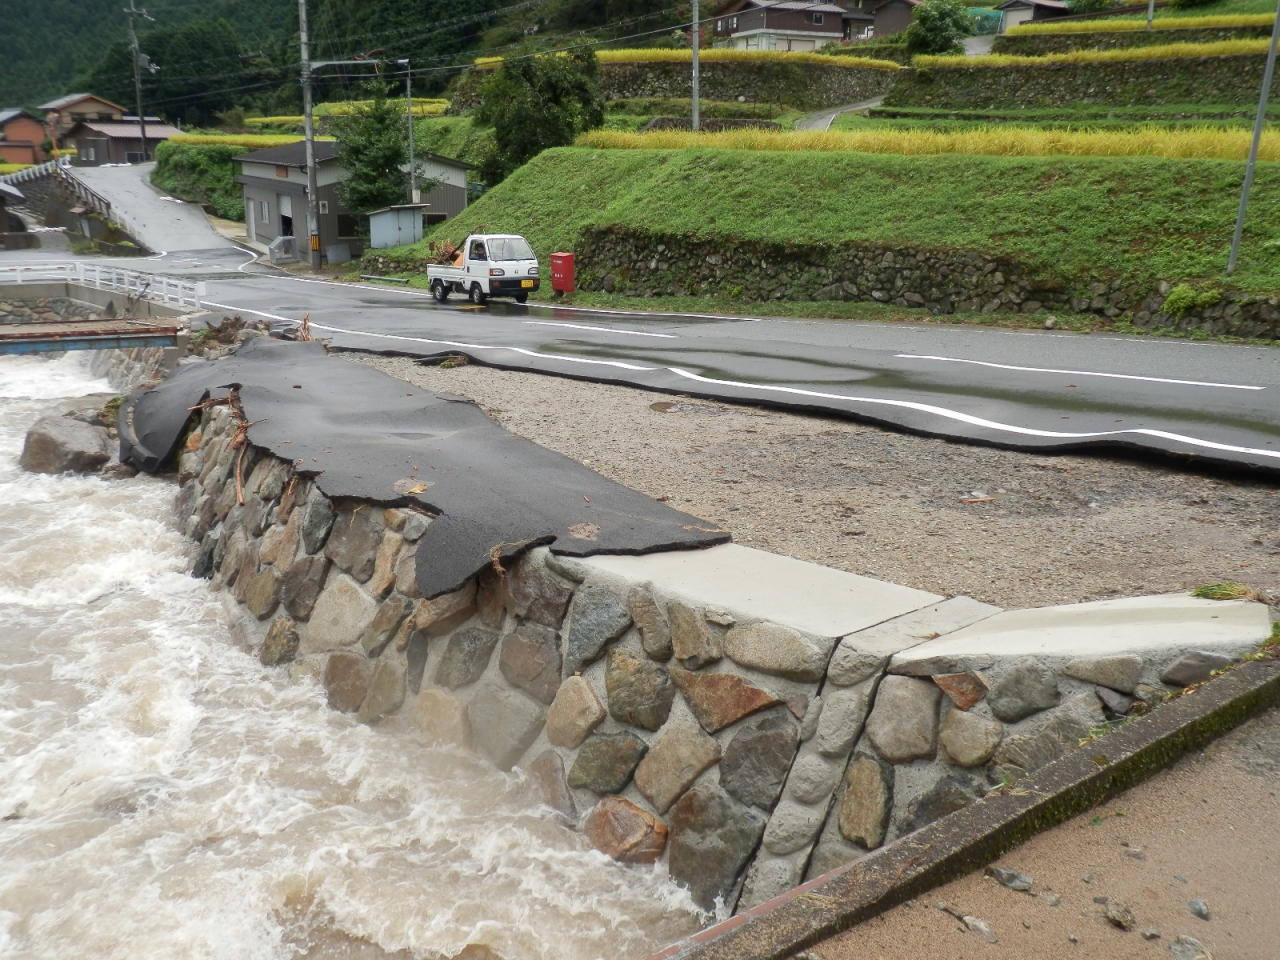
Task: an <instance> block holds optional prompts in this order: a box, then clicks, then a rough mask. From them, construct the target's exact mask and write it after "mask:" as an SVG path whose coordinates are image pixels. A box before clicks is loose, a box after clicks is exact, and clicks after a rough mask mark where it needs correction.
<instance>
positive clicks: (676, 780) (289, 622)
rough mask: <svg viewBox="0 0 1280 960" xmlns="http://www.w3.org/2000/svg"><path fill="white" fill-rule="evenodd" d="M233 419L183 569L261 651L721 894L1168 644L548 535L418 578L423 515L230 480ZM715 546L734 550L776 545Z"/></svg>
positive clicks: (290, 476)
mask: <svg viewBox="0 0 1280 960" xmlns="http://www.w3.org/2000/svg"><path fill="white" fill-rule="evenodd" d="M234 434H235V424H234V422H233V419H232V417H231V415H230V413H229V411H228V409H227V408H226V407H212V408H209V409H207V410H205V411H204V412H203V414H202V415H201V417H200V421H199V425H198V427H196V428H195V430H194V431H193V432H192V433H191V435H190V436H189V438H188V442H187V443H186V445H185V448H184V450H185V452H184V453H183V454H182V455H181V458H180V462H179V480H180V483H181V488H180V492H179V494H178V497H177V501H176V509H177V516H178V520H179V522H180V523H181V524H182V525H183V528H184V529H185V532H186V534H187V535H188V536H190V537H191V538H192V539H193V540H195V541H196V542H198V543H199V550H198V552H197V557H196V560H195V565H194V571H193V573H194V574H195V575H197V576H202V577H210V578H211V579H212V582H213V585H214V586H215V587H217V588H220V589H224V590H226V591H229V592H230V594H231V595H232V596H233V597H234V598H235V599H236V601H238V603H239V604H240V606H241V608H242V609H243V611H244V613H245V621H244V622H245V624H246V630H245V632H246V634H247V637H248V640H249V642H250V644H251V646H253V647H254V648H255V649H256V650H257V653H258V656H259V658H260V659H261V661H262V662H263V663H264V664H267V665H277V666H280V667H281V668H285V669H288V670H289V671H290V673H291V675H292V676H293V677H294V678H295V679H297V680H299V681H304V680H307V679H314V680H317V681H319V682H320V683H321V684H322V685H323V687H324V689H325V691H326V693H327V697H328V701H329V704H330V706H331V707H333V708H334V709H336V710H340V711H343V712H347V713H351V714H354V715H355V717H356V718H357V719H358V720H360V721H361V722H364V723H369V724H386V725H389V726H393V727H396V728H398V729H404V730H416V732H417V735H418V736H419V737H421V738H422V740H423V741H425V742H427V743H435V744H451V745H458V746H463V747H469V748H472V749H475V750H477V751H479V752H480V753H482V754H484V755H485V756H487V757H488V758H489V759H490V760H491V761H492V762H493V763H494V764H495V765H496V766H498V767H499V768H501V769H503V770H511V769H513V768H519V769H520V770H522V771H523V774H524V775H525V776H527V777H528V778H529V782H530V787H531V790H530V798H531V804H536V803H539V802H540V803H543V804H545V805H546V806H547V807H550V808H551V809H552V810H554V811H556V813H557V814H558V815H559V816H562V817H564V818H566V820H567V821H568V822H571V823H573V824H575V825H578V826H579V827H580V829H581V830H582V831H583V832H584V834H585V835H586V837H587V839H588V840H589V841H590V842H591V843H592V844H594V845H595V846H596V847H597V848H599V849H600V850H602V851H604V852H605V853H607V854H609V855H611V856H613V857H615V858H617V859H619V860H621V861H623V862H627V863H637V864H647V863H653V862H658V861H662V862H665V863H666V866H667V868H668V869H669V870H670V872H671V874H672V876H673V877H675V878H676V879H677V880H678V881H680V882H681V883H683V884H685V885H686V886H688V887H689V888H690V890H691V892H692V894H693V896H694V898H695V899H696V900H697V901H698V902H699V903H701V904H702V905H704V906H706V907H710V906H712V905H713V903H715V902H716V901H717V900H719V901H721V902H723V903H724V904H726V905H727V906H728V907H730V908H732V907H733V906H734V905H735V904H736V905H737V907H738V908H740V909H741V908H745V907H747V906H750V905H754V904H756V903H760V902H762V901H764V900H766V899H768V898H770V897H772V896H774V895H776V894H777V893H780V892H782V891H783V890H785V889H787V888H789V887H791V886H793V885H795V884H796V883H798V882H800V880H801V879H802V878H804V877H805V876H806V875H807V876H814V875H817V874H820V873H822V872H824V871H826V870H828V869H831V868H832V867H834V866H836V865H837V864H839V863H840V862H843V861H845V860H848V859H851V858H854V857H857V856H860V855H861V854H862V853H864V852H865V851H868V850H871V849H874V848H875V847H877V846H879V845H880V844H882V843H884V842H886V841H888V840H891V839H893V838H894V837H896V836H900V835H902V834H903V833H906V832H909V831H910V830H913V829H915V828H917V827H920V826H923V825H924V824H926V823H928V822H930V821H931V820H933V819H935V818H937V817H939V816H942V815H945V814H946V813H948V812H950V811H952V810H955V809H958V808H960V807H962V806H964V805H966V804H968V803H970V802H972V800H973V799H975V798H977V797H978V796H981V795H982V793H983V792H985V791H986V790H987V789H989V788H990V787H991V786H992V785H994V784H997V783H999V782H1001V781H1002V778H1008V777H1011V776H1014V775H1016V774H1018V773H1019V772H1022V771H1030V770H1033V769H1036V768H1037V767H1039V766H1042V765H1043V764H1045V763H1048V762H1050V761H1051V760H1053V759H1055V758H1056V757H1057V756H1060V755H1061V754H1062V753H1063V752H1065V751H1066V750H1067V749H1068V748H1069V747H1070V746H1071V745H1072V744H1074V743H1075V741H1076V740H1077V739H1079V738H1080V737H1082V736H1087V735H1088V733H1089V732H1090V731H1091V730H1092V729H1093V728H1095V727H1097V726H1098V725H1099V724H1101V723H1102V722H1103V721H1104V719H1105V718H1106V717H1113V716H1117V715H1119V714H1123V713H1124V712H1125V711H1127V710H1128V709H1129V707H1130V706H1131V705H1132V703H1133V702H1134V700H1133V698H1134V697H1135V696H1138V697H1153V696H1155V695H1156V694H1157V693H1158V692H1160V691H1161V690H1163V689H1164V688H1163V687H1161V686H1157V685H1156V684H1155V678H1156V675H1157V674H1158V672H1159V671H1160V669H1161V668H1162V667H1167V661H1168V660H1169V659H1170V658H1171V655H1170V656H1162V657H1160V658H1148V659H1147V660H1143V659H1141V658H1138V657H1112V658H1103V659H1094V660H1077V661H1074V662H1071V663H1051V662H1048V661H1046V660H1045V659H1043V658H1041V659H1035V658H1017V659H1015V660H1012V661H1009V662H1004V663H998V662H994V661H992V660H991V659H990V658H986V659H983V658H969V659H963V658H941V659H940V658H937V657H934V658H932V659H924V660H921V659H919V658H917V659H915V660H913V661H909V662H908V661H904V660H902V654H901V652H902V651H904V650H909V649H910V648H912V647H914V646H916V645H918V644H920V643H922V642H924V641H927V640H928V639H929V638H931V637H936V636H938V635H939V634H943V635H945V634H948V633H950V632H952V631H955V630H957V629H959V628H963V627H965V626H967V625H970V624H974V623H975V622H980V621H982V620H983V619H984V618H986V617H989V616H991V615H993V614H995V613H997V612H998V611H997V609H996V608H994V607H990V606H988V605H986V604H981V603H978V602H976V601H973V600H970V599H968V598H964V597H958V598H952V599H949V600H943V599H942V598H940V597H935V596H932V595H930V594H925V593H921V592H919V591H912V590H907V589H906V588H901V587H894V586H893V585H890V584H880V585H876V591H877V592H876V594H875V596H877V597H881V598H883V596H884V595H885V594H886V593H889V594H892V595H893V600H892V605H893V606H892V609H890V608H889V607H887V606H884V603H885V602H886V601H883V599H881V601H879V602H881V606H880V607H875V606H874V603H873V602H871V601H868V603H870V604H871V607H869V608H868V609H871V612H870V613H867V612H866V611H863V612H862V613H861V614H860V616H862V620H861V621H860V623H861V626H856V628H855V629H854V630H853V632H852V633H847V634H846V635H844V636H830V635H823V632H822V631H820V630H816V628H814V629H808V628H806V629H801V628H799V627H797V626H794V625H792V624H789V623H781V622H775V621H772V620H769V619H764V618H761V617H758V616H754V615H751V614H749V613H748V614H744V613H743V611H742V610H741V609H729V608H727V607H726V605H724V604H721V603H716V602H711V601H710V600H707V599H703V600H697V599H696V598H692V597H690V596H688V595H686V594H685V593H683V592H681V593H677V592H676V590H675V588H673V587H672V586H671V585H670V583H672V582H677V583H683V582H684V581H683V580H681V579H679V577H677V578H676V580H674V581H671V580H670V579H668V580H662V578H660V577H657V576H653V577H651V578H650V579H649V580H645V579H641V578H639V577H638V576H637V575H634V572H632V573H628V572H627V571H628V570H632V571H634V570H636V569H646V570H647V569H652V568H650V567H647V566H644V564H646V563H649V562H651V561H652V560H653V558H640V559H639V560H636V561H634V562H635V563H638V564H640V566H639V567H627V566H626V565H627V564H628V563H631V562H633V561H632V559H631V558H596V559H589V560H586V561H573V560H568V559H565V558H557V557H555V556H553V555H552V554H550V553H549V552H548V551H547V550H546V549H545V548H542V549H538V550H535V551H532V552H531V553H529V554H527V555H525V556H524V557H522V558H521V559H520V560H519V561H518V562H517V563H516V564H515V565H514V566H513V568H512V569H510V570H507V571H503V572H501V573H499V572H498V571H496V570H489V571H486V572H485V573H484V574H482V575H481V576H479V577H478V578H476V579H474V580H472V581H471V582H469V583H467V584H466V585H465V586H464V587H463V588H461V589H460V590H458V591H456V592H454V593H451V594H448V595H445V596H441V597H436V598H431V599H424V598H423V597H422V595H421V592H420V590H419V588H418V584H417V581H416V578H415V560H416V552H417V549H418V546H417V545H418V543H419V541H420V538H421V537H422V535H423V533H424V532H425V531H426V529H427V527H428V525H429V524H430V523H431V522H432V519H431V517H430V516H428V515H426V514H424V513H422V512H418V511H417V510H413V509H403V508H398V507H393V508H389V509H388V508H384V507H382V506H379V505H375V504H370V503H359V502H331V501H329V500H328V499H326V498H325V497H324V496H323V495H322V494H321V493H320V492H319V491H318V490H317V489H316V487H315V486H314V484H313V483H312V482H311V481H310V480H308V479H307V478H306V477H304V476H299V475H298V474H297V473H295V471H294V469H293V465H292V464H291V463H288V462H286V461H281V460H277V459H275V458H273V457H271V456H267V455H264V454H263V453H262V452H260V451H258V450H256V449H255V448H253V447H252V446H248V447H246V448H245V450H244V455H243V462H242V464H241V466H242V477H243V481H244V483H243V488H244V503H243V504H240V503H238V501H237V491H236V481H235V471H236V463H237V460H238V459H239V456H240V454H239V451H238V450H237V449H236V448H235V446H234V442H233V438H234ZM713 550H715V551H721V553H720V555H719V556H720V557H721V558H722V559H723V558H726V557H728V558H729V559H727V560H724V562H726V563H730V564H732V563H734V562H738V561H734V560H733V559H732V558H733V557H737V558H739V561H740V560H741V558H742V557H744V556H747V557H748V558H749V559H750V558H756V559H755V560H754V561H753V562H756V563H760V562H765V561H762V560H760V559H759V558H766V560H767V558H768V557H769V555H765V554H759V553H758V552H757V551H748V550H745V548H741V547H735V546H722V547H716V548H713ZM734 551H737V553H733V552H734ZM731 554H732V556H730V555H731ZM708 555H709V554H708ZM663 556H664V555H659V557H660V558H661V557H663ZM668 556H674V555H668ZM681 556H685V557H688V556H689V555H687V554H685V555H681ZM768 562H778V563H783V564H798V561H790V560H786V559H785V558H772V560H768ZM801 566H803V567H804V568H805V569H804V571H803V576H805V577H806V578H812V577H816V576H827V575H829V576H832V577H837V578H845V579H846V580H850V581H855V580H858V581H860V578H853V577H851V576H850V575H847V574H840V573H837V572H835V571H826V570H824V569H823V568H819V567H814V566H812V565H807V564H802V565H801ZM655 582H661V583H664V584H666V586H661V587H660V586H656V585H655ZM842 582H843V581H842ZM860 582H861V583H863V584H867V583H870V582H869V581H860ZM824 590H825V587H824ZM895 591H896V593H895ZM826 595H827V594H826V593H825V592H824V596H826ZM788 596H791V594H788ZM872 608H874V609H872ZM886 610H887V611H888V612H885V611H886ZM886 618H887V619H886ZM801 620H803V617H797V618H796V622H800V621H801ZM878 621H879V622H878ZM801 626H804V624H803V623H802V624H801ZM827 632H828V633H829V632H830V631H827ZM1264 632H1265V631H1264ZM895 654H897V655H899V658H898V659H897V660H891V658H893V657H894V656H895ZM1208 665H1209V666H1219V665H1221V664H1220V663H1219V662H1216V661H1210V662H1208ZM1200 668H1202V669H1207V667H1206V665H1205V663H1200ZM1188 676H1190V674H1185V675H1184V674H1179V675H1177V676H1175V677H1174V679H1176V680H1178V682H1188V681H1187V677H1188ZM1167 678H1168V674H1166V679H1167Z"/></svg>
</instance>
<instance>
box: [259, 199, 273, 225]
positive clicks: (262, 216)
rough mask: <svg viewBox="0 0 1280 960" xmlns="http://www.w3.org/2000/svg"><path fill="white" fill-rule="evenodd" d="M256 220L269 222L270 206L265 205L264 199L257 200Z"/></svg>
mask: <svg viewBox="0 0 1280 960" xmlns="http://www.w3.org/2000/svg"><path fill="white" fill-rule="evenodd" d="M258 222H259V223H270V222H271V208H270V207H268V206H267V201H265V200H259V201H258Z"/></svg>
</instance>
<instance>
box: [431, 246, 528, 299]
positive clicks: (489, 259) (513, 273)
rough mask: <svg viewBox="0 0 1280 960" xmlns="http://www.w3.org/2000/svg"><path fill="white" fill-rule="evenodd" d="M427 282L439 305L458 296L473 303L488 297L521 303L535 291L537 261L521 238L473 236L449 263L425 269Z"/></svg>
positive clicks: (432, 265)
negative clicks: (453, 296) (453, 294)
mask: <svg viewBox="0 0 1280 960" xmlns="http://www.w3.org/2000/svg"><path fill="white" fill-rule="evenodd" d="M427 283H428V286H430V287H431V295H432V296H433V297H435V298H436V301H437V302H438V303H444V302H445V301H446V300H448V299H449V294H451V293H460V294H462V295H463V296H465V297H470V298H471V302H472V303H475V304H481V303H484V302H485V301H486V300H488V299H489V298H490V297H512V298H514V299H515V301H516V303H524V302H525V301H526V300H528V299H529V294H531V293H533V292H534V291H535V290H537V289H538V258H537V256H535V254H534V252H533V248H532V247H530V246H529V241H527V240H525V238H524V237H520V236H516V235H515V234H510V233H475V234H472V235H471V236H469V237H467V242H466V243H465V244H463V245H462V249H461V250H459V251H458V254H457V256H455V257H454V260H453V263H452V264H446V265H436V264H431V265H430V266H428V267H427Z"/></svg>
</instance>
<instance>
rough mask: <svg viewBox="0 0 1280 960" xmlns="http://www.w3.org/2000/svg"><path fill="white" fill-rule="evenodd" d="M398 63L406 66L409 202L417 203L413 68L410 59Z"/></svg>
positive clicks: (405, 97)
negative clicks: (414, 163)
mask: <svg viewBox="0 0 1280 960" xmlns="http://www.w3.org/2000/svg"><path fill="white" fill-rule="evenodd" d="M396 63H398V64H400V65H401V66H403V67H404V106H405V110H407V111H408V117H409V202H410V203H417V202H418V199H417V197H415V196H414V193H415V192H417V186H418V178H417V176H416V175H415V172H414V169H413V68H412V67H410V66H409V61H408V60H397V61H396Z"/></svg>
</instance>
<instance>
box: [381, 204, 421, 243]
mask: <svg viewBox="0 0 1280 960" xmlns="http://www.w3.org/2000/svg"><path fill="white" fill-rule="evenodd" d="M430 208H431V204H429V203H400V204H395V205H394V206H390V207H383V208H382V209H381V210H374V211H373V212H372V213H370V214H368V217H369V246H370V247H371V248H373V249H374V250H383V249H385V248H387V247H402V246H404V245H405V244H407V243H417V242H418V241H419V240H421V239H422V219H423V215H424V214H425V213H426V212H427V211H428V210H429V209H430Z"/></svg>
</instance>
